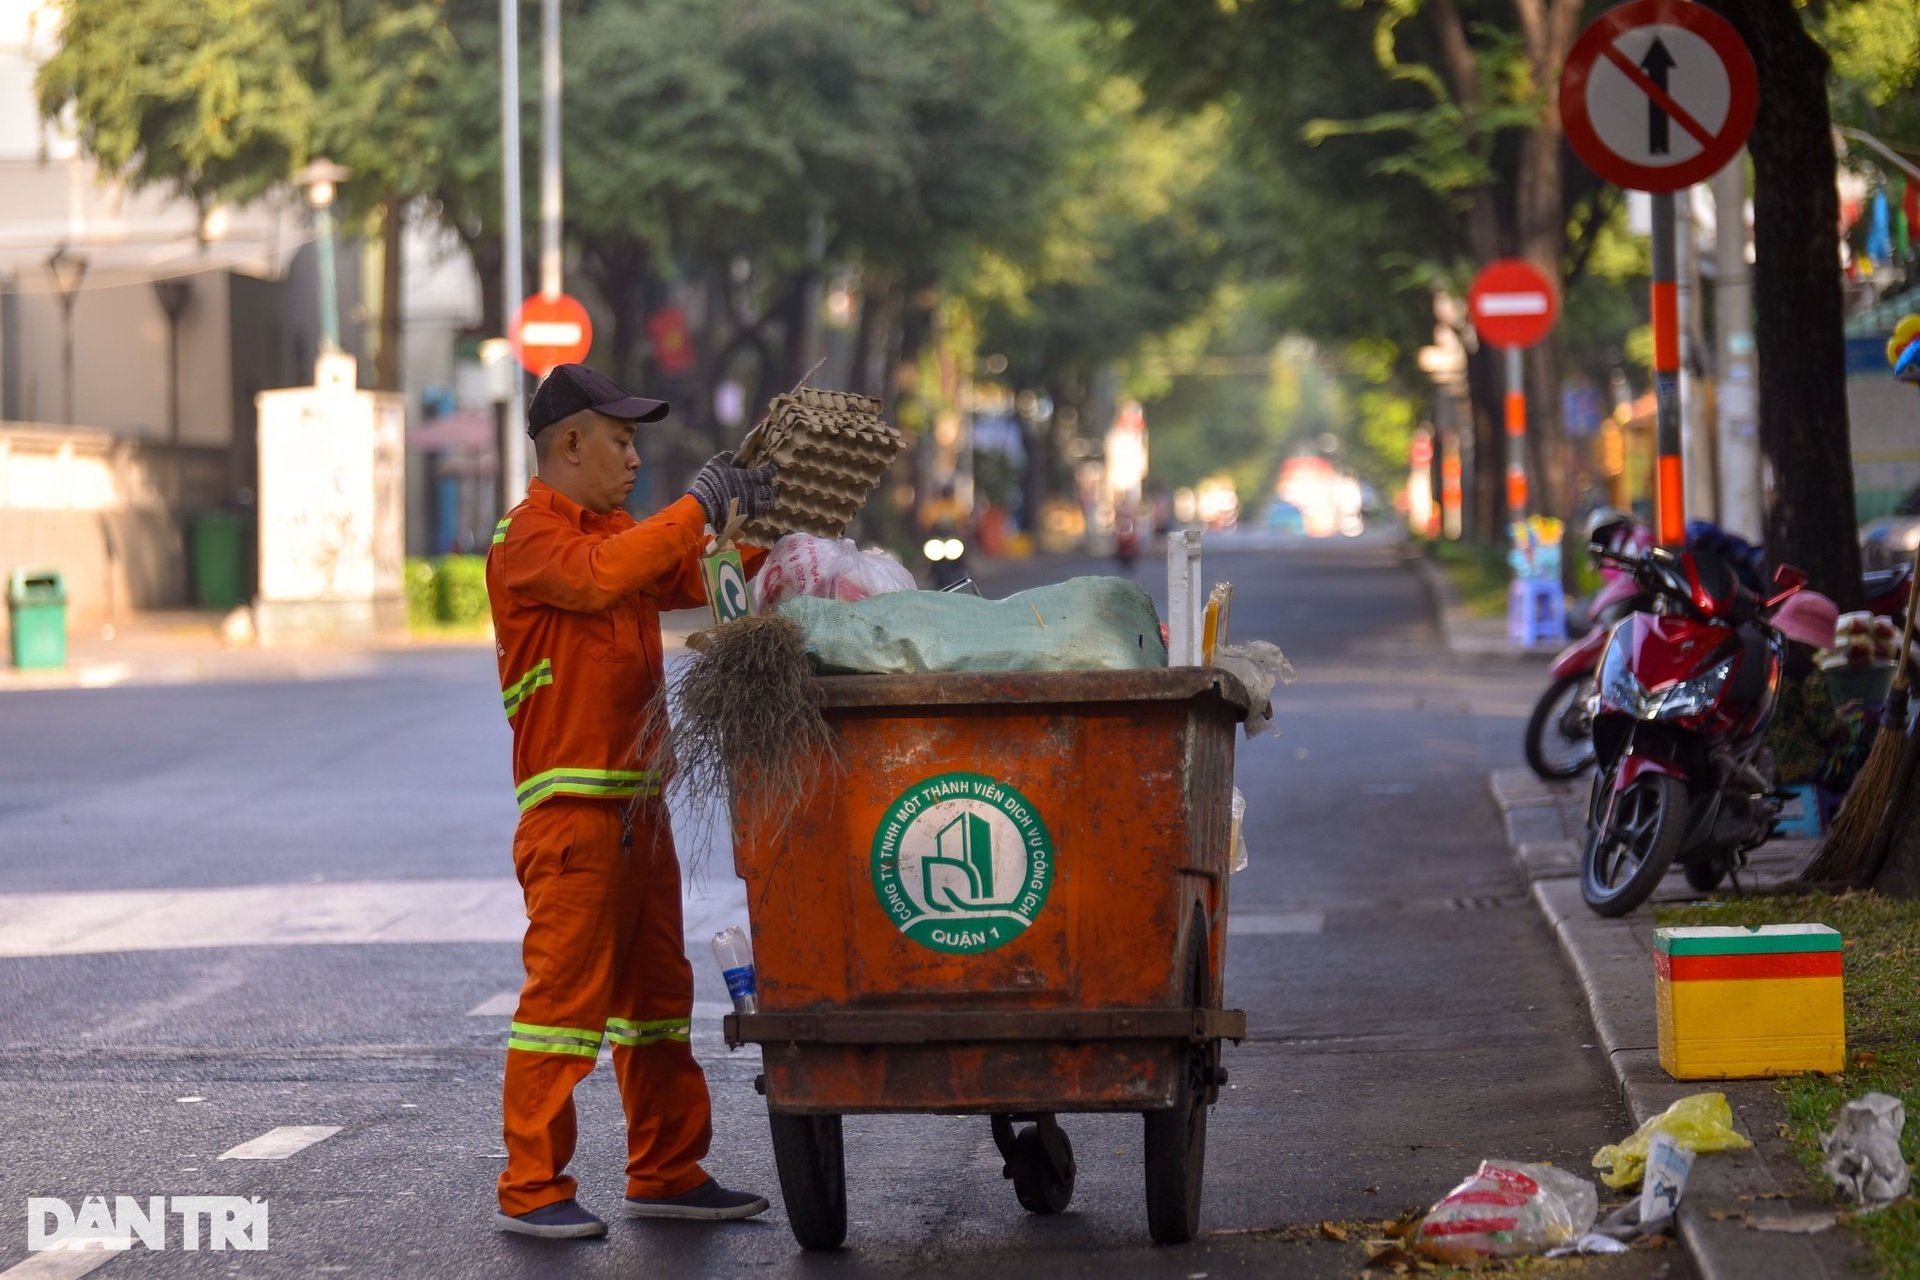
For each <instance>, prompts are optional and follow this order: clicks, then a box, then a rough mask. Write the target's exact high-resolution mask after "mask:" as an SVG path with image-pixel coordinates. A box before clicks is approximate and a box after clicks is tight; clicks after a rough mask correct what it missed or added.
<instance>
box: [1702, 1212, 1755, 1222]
mask: <svg viewBox="0 0 1920 1280" xmlns="http://www.w3.org/2000/svg"><path fill="white" fill-rule="evenodd" d="M1707 1216H1708V1217H1709V1218H1712V1219H1713V1220H1714V1221H1715V1222H1725V1221H1726V1220H1727V1219H1728V1218H1744V1217H1746V1216H1747V1215H1746V1214H1744V1213H1742V1212H1741V1211H1740V1210H1738V1209H1709V1210H1707Z"/></svg>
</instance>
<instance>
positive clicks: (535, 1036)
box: [507, 1022, 600, 1058]
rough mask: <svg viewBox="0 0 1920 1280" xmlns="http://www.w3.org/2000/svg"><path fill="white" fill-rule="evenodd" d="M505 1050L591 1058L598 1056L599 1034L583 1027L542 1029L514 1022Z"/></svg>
mask: <svg viewBox="0 0 1920 1280" xmlns="http://www.w3.org/2000/svg"><path fill="white" fill-rule="evenodd" d="M507 1048H509V1049H524V1050H525V1051H526V1052H528V1053H571V1054H578V1055H579V1056H580V1057H583V1058H593V1057H598V1056H599V1054H600V1033H599V1032H598V1031H593V1030H590V1029H587V1028H584V1027H543V1026H539V1025H537V1024H535V1023H531V1022H516V1023H513V1024H512V1026H511V1028H510V1029H509V1031H508V1033H507Z"/></svg>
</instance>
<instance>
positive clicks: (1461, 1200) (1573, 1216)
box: [1414, 1160, 1600, 1263]
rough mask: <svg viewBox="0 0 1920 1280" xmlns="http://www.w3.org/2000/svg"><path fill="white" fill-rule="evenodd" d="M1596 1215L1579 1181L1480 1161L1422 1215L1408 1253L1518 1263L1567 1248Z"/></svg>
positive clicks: (1593, 1195) (1596, 1203)
mask: <svg viewBox="0 0 1920 1280" xmlns="http://www.w3.org/2000/svg"><path fill="white" fill-rule="evenodd" d="M1599 1213H1600V1193H1599V1192H1598V1191H1597V1190H1595V1189H1594V1185H1593V1184H1592V1183H1591V1182H1588V1181H1587V1180H1586V1179H1585V1178H1582V1177H1579V1176H1577V1175H1575V1174H1571V1173H1568V1172H1567V1171H1566V1170H1565V1169H1556V1168H1554V1167H1553V1166H1552V1165H1545V1164H1521V1163H1519V1162H1518V1161H1513V1160H1482V1161H1481V1162H1480V1167H1479V1168H1478V1169H1475V1170H1474V1171H1473V1176H1472V1177H1470V1178H1468V1179H1467V1180H1466V1181H1465V1182H1462V1183H1461V1184H1460V1185H1459V1186H1457V1187H1455V1188H1454V1189H1453V1190H1452V1191H1450V1192H1448V1193H1447V1195H1446V1197H1445V1198H1444V1199H1443V1200H1441V1201H1440V1203H1438V1204H1436V1205H1434V1206H1433V1208H1431V1209H1429V1210H1427V1216H1426V1217H1424V1218H1422V1219H1421V1220H1420V1227H1419V1229H1418V1231H1416V1232H1415V1237H1414V1248H1415V1249H1417V1250H1418V1251H1419V1252H1421V1253H1423V1254H1426V1255H1427V1256H1428V1257H1431V1258H1438V1259H1440V1260H1441V1261H1443V1262H1453V1263H1467V1262H1472V1261H1474V1260H1475V1259H1477V1258H1517V1257H1522V1256H1524V1255H1527V1254H1534V1253H1545V1252H1546V1251H1547V1250H1549V1249H1558V1248H1562V1247H1564V1246H1566V1245H1570V1244H1572V1243H1573V1242H1574V1241H1576V1240H1578V1239H1579V1238H1580V1237H1581V1236H1582V1235H1583V1234H1585V1232H1586V1230H1587V1228H1589V1227H1591V1226H1592V1225H1593V1220H1594V1219H1595V1218H1596V1217H1598V1216H1599Z"/></svg>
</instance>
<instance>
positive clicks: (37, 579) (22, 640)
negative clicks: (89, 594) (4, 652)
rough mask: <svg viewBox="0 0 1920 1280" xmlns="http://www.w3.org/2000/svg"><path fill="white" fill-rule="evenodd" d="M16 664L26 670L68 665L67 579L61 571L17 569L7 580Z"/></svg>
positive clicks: (14, 660)
mask: <svg viewBox="0 0 1920 1280" xmlns="http://www.w3.org/2000/svg"><path fill="white" fill-rule="evenodd" d="M7 616H8V623H9V627H10V629H11V633H12V636H13V665H14V666H16V667H19V668H20V669H21V670H22V671H35V670H45V669H48V668H53V667H64V666H66V665H67V580H66V579H65V578H64V577H62V576H61V575H60V571H59V570H57V569H15V570H14V571H13V576H12V577H11V578H9V579H8V580H7Z"/></svg>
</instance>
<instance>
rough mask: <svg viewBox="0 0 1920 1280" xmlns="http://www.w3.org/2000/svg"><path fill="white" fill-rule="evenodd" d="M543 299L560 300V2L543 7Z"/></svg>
mask: <svg viewBox="0 0 1920 1280" xmlns="http://www.w3.org/2000/svg"><path fill="white" fill-rule="evenodd" d="M540 296H541V297H544V298H557V297H559V296H560V0H542V3H541V6H540Z"/></svg>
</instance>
